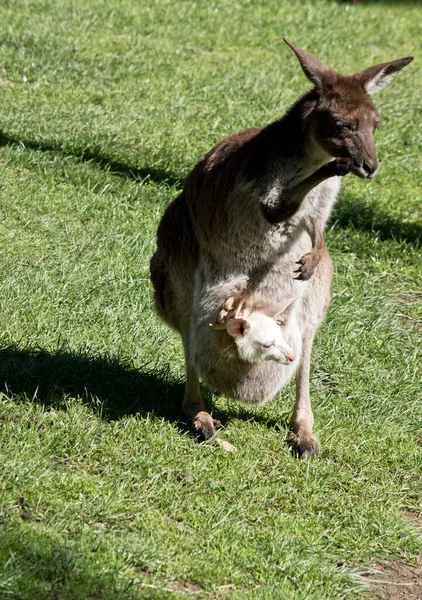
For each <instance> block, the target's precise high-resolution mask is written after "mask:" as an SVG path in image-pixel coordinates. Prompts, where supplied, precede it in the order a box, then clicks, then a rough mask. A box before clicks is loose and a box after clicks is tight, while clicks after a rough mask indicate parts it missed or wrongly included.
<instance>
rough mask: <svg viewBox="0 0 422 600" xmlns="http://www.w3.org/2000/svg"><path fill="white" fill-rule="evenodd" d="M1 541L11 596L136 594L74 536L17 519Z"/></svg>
mask: <svg viewBox="0 0 422 600" xmlns="http://www.w3.org/2000/svg"><path fill="white" fill-rule="evenodd" d="M21 517H22V515H21ZM0 544H1V546H2V549H1V550H0V562H1V563H2V565H3V567H4V568H3V572H2V579H3V581H4V582H5V581H7V584H4V587H2V589H5V587H6V585H7V594H6V595H7V597H9V598H12V597H13V598H16V599H18V598H21V599H22V600H23V599H24V598H31V600H48V599H51V600H58V599H59V598H60V599H61V600H75V598H91V599H92V600H94V599H95V600H120V599H121V600H123V599H125V600H130V598H133V597H134V595H132V594H131V593H129V590H124V591H123V590H119V589H118V587H117V586H118V585H119V583H120V587H123V586H124V584H125V582H124V581H123V582H122V580H121V578H118V577H116V575H117V573H113V572H112V571H111V569H110V568H109V569H104V568H102V565H101V564H100V561H99V560H98V554H96V553H95V552H93V551H92V550H91V552H89V551H86V549H82V548H81V547H78V541H77V540H73V539H69V536H68V539H67V540H66V541H64V540H63V539H61V538H60V536H59V535H57V536H55V535H54V534H53V535H49V533H47V532H46V531H43V530H42V529H40V528H36V527H34V526H32V527H31V528H28V527H25V526H23V524H21V523H19V522H17V521H16V520H14V521H11V522H9V523H8V524H7V527H0ZM119 579H120V581H119ZM128 583H129V582H126V587H128ZM0 584H1V582H0ZM1 597H2V598H4V597H6V596H1ZM137 597H138V596H137Z"/></svg>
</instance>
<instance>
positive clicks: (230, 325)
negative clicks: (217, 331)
mask: <svg viewBox="0 0 422 600" xmlns="http://www.w3.org/2000/svg"><path fill="white" fill-rule="evenodd" d="M250 326H251V325H250V323H249V321H247V320H246V319H242V318H241V317H238V318H237V319H229V320H228V321H227V323H226V329H227V333H229V334H230V335H231V336H232V337H234V338H238V337H243V336H244V335H245V330H246V329H249V328H250Z"/></svg>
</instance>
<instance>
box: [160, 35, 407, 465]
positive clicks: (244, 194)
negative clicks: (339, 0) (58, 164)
mask: <svg viewBox="0 0 422 600" xmlns="http://www.w3.org/2000/svg"><path fill="white" fill-rule="evenodd" d="M285 41H286V40H285ZM286 43H287V44H288V45H289V46H290V48H291V49H292V50H293V51H294V52H295V54H296V56H297V58H298V60H299V62H300V64H301V66H302V69H303V71H304V73H305V75H306V76H307V77H308V79H310V80H311V82H312V83H313V84H314V87H313V89H312V90H311V91H309V92H308V93H306V94H305V95H304V96H303V97H302V98H300V99H299V100H298V101H297V102H296V104H294V106H293V107H292V108H291V109H290V110H289V111H288V112H287V114H286V115H285V116H284V117H283V118H282V119H280V120H279V121H275V122H274V123H271V124H270V125H268V126H266V127H264V128H263V129H248V130H246V131H242V132H240V133H236V134H233V135H231V136H229V137H228V138H226V139H224V140H222V141H221V142H220V143H219V144H217V146H215V148H213V149H212V150H211V151H210V152H209V153H208V154H206V156H204V157H203V158H202V159H201V160H200V161H199V162H198V164H197V165H196V166H195V167H194V169H193V171H192V172H191V173H190V175H189V176H188V178H187V180H186V182H185V185H184V188H183V191H182V193H181V194H180V195H179V196H178V197H177V198H176V199H175V200H174V201H173V202H172V203H171V204H170V206H169V207H168V208H167V210H166V212H165V214H164V216H163V218H162V220H161V223H160V225H159V228H158V235H157V250H156V252H155V254H154V256H153V257H152V259H151V265H150V267H151V279H152V282H153V285H154V290H155V305H156V309H157V312H158V314H159V315H160V316H161V317H162V319H164V321H166V323H168V324H169V325H170V326H171V327H173V328H174V329H176V330H177V331H178V332H179V333H180V335H181V336H182V340H183V346H184V350H185V360H186V389H185V395H184V400H183V409H184V411H185V413H186V414H187V416H188V417H189V418H190V419H191V420H192V422H193V426H194V429H195V430H196V432H197V433H198V435H199V436H201V437H202V438H203V439H210V438H212V436H213V435H215V428H216V427H218V426H219V425H220V424H219V422H218V421H216V420H214V419H212V417H211V416H210V415H209V414H208V413H207V412H206V411H205V405H204V402H203V400H202V397H201V392H200V387H199V377H201V378H202V380H203V381H204V382H205V383H206V384H207V385H209V386H210V387H211V388H213V389H215V390H217V391H219V392H222V393H224V394H226V395H228V396H230V397H231V398H234V399H237V400H240V401H243V402H247V403H253V404H259V403H263V402H265V401H267V400H268V399H270V398H272V397H273V396H274V395H275V394H276V393H277V392H278V391H279V390H280V389H281V387H282V386H283V385H285V384H286V383H287V382H288V381H289V380H290V378H291V377H292V376H293V374H294V373H295V372H296V373H297V374H296V403H295V406H294V410H293V416H292V429H293V433H292V434H291V445H292V447H293V450H294V451H295V453H297V454H298V455H305V456H311V455H312V454H314V453H315V452H316V451H317V448H318V445H317V442H316V440H315V438H314V437H313V435H312V426H313V415H312V410H311V404H310V398H309V371H310V356H311V349H312V342H313V339H314V336H315V333H316V331H317V329H318V327H319V325H320V324H321V322H322V320H323V318H324V315H325V312H326V310H327V307H328V304H329V302H330V288H331V282H332V276H333V265H332V261H331V259H330V257H329V255H328V252H327V248H326V246H325V243H324V236H323V230H324V226H325V224H326V222H327V219H328V217H329V215H330V211H331V209H332V206H333V204H334V202H335V200H336V196H337V193H338V190H339V187H340V177H339V176H342V175H346V174H347V173H354V174H355V175H357V176H358V177H363V178H367V179H372V178H374V177H375V175H376V173H377V170H378V160H377V154H376V150H375V142H374V130H375V129H376V127H377V126H378V124H379V121H380V119H379V117H378V114H377V111H376V110H375V107H374V105H373V103H372V102H371V99H370V95H371V94H373V93H374V92H377V91H378V90H381V89H382V88H383V87H384V86H385V85H387V83H389V82H390V81H391V80H392V79H393V78H394V77H395V75H396V74H397V73H398V72H399V71H400V70H401V69H402V68H403V67H404V66H405V65H407V64H408V63H410V62H411V60H412V57H406V58H401V59H399V60H395V61H392V62H388V63H383V64H379V65H376V66H373V67H370V68H369V69H366V70H365V71H362V72H359V73H356V74H354V75H349V76H343V75H340V74H339V73H337V72H336V71H334V70H333V69H331V68H330V67H328V66H326V65H325V64H324V63H323V62H321V61H320V60H319V59H318V58H316V57H315V56H312V55H311V54H309V53H307V52H305V51H304V50H301V49H300V48H296V47H295V46H293V45H292V44H290V43H289V42H287V41H286ZM295 273H296V275H297V276H296V277H295V276H294V274H295ZM288 298H290V299H291V298H294V299H295V301H294V302H292V303H289V307H288V308H287V309H286V315H285V318H284V319H282V320H281V325H280V326H281V327H282V329H283V331H282V334H283V339H284V340H285V342H286V343H287V344H288V346H289V347H290V348H291V349H292V354H293V355H294V356H295V359H294V360H293V361H290V362H289V364H281V363H279V362H276V361H267V360H265V361H264V360H263V361H258V362H248V361H245V360H243V359H242V358H241V357H240V356H239V352H238V351H237V346H236V343H235V341H234V339H233V337H232V336H230V335H228V334H227V332H225V331H216V330H215V329H213V328H210V327H209V324H210V323H214V322H215V321H216V319H217V317H218V315H219V314H221V311H222V308H223V307H224V306H225V303H226V302H227V300H228V299H230V301H233V300H235V301H236V302H243V301H244V302H245V305H246V306H247V307H248V310H249V311H252V310H263V311H264V312H265V313H266V314H270V313H271V310H272V309H271V307H274V310H273V311H272V312H276V309H277V306H279V305H280V304H283V302H284V303H285V302H286V299H288ZM223 329H224V328H223Z"/></svg>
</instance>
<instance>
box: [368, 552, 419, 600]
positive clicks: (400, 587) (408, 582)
mask: <svg viewBox="0 0 422 600" xmlns="http://www.w3.org/2000/svg"><path fill="white" fill-rule="evenodd" d="M371 567H372V568H371V570H370V571H369V572H368V573H366V574H365V575H364V577H365V579H367V581H368V584H369V585H368V591H369V592H370V594H371V595H373V596H375V597H376V598H380V599H382V600H422V565H419V566H413V565H408V564H406V563H403V562H399V561H389V562H385V563H383V564H378V563H373V564H372V565H371Z"/></svg>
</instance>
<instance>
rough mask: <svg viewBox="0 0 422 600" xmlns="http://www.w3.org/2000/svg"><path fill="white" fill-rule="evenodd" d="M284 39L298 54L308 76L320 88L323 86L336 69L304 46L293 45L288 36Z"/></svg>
mask: <svg viewBox="0 0 422 600" xmlns="http://www.w3.org/2000/svg"><path fill="white" fill-rule="evenodd" d="M283 40H284V41H285V42H286V44H287V45H288V46H289V47H290V48H291V49H292V50H293V52H294V53H295V54H296V56H297V58H298V61H299V62H300V66H301V67H302V69H303V72H304V73H305V75H306V77H307V78H308V79H309V80H310V81H312V83H313V84H314V85H316V86H317V87H318V88H321V87H322V86H323V83H324V81H326V80H328V79H330V78H331V76H332V75H334V74H335V71H334V69H332V68H331V67H328V66H327V65H325V64H324V63H323V62H322V60H319V58H317V57H316V56H313V55H312V54H309V52H306V51H305V50H302V48H298V47H297V46H293V44H291V43H290V42H288V41H287V40H286V38H283Z"/></svg>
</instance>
